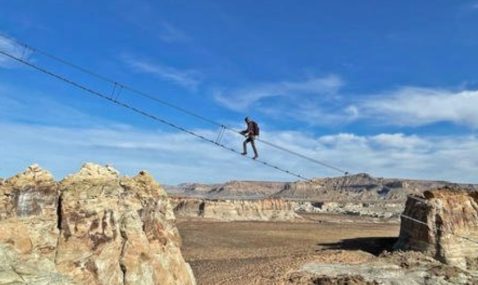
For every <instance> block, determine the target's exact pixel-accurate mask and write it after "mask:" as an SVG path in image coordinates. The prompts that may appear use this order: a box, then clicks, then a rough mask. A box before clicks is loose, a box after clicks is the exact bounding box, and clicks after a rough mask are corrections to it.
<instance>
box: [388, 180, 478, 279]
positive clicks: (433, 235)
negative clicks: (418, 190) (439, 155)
mask: <svg viewBox="0 0 478 285" xmlns="http://www.w3.org/2000/svg"><path fill="white" fill-rule="evenodd" d="M395 247H396V248H397V249H405V250H416V251H421V252H424V253H426V254H428V255H430V256H432V257H434V258H436V259H437V260H440V261H442V262H444V263H446V264H450V265H455V266H458V267H461V268H474V269H475V270H476V269H478V268H477V267H476V266H477V264H478V191H472V190H464V189H458V188H441V189H436V190H431V191H426V192H424V198H418V197H409V199H408V200H407V202H406V206H405V210H404V212H403V215H402V222H401V227H400V237H399V240H398V242H397V243H396V245H395Z"/></svg>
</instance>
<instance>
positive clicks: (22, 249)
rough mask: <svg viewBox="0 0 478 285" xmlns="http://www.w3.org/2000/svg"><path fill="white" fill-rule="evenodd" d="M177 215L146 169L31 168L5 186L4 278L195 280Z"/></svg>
mask: <svg viewBox="0 0 478 285" xmlns="http://www.w3.org/2000/svg"><path fill="white" fill-rule="evenodd" d="M60 193H61V194H60ZM174 220H175V218H174V214H173V211H172V207H171V205H170V203H169V199H168V197H167V195H166V193H165V192H164V190H163V189H162V187H161V186H160V185H159V184H157V183H156V182H155V181H154V179H153V178H152V177H151V176H150V175H149V174H148V173H146V172H141V173H140V174H138V175H137V176H136V177H134V178H128V177H121V176H120V175H119V173H118V172H117V171H116V170H115V169H113V168H111V167H101V166H99V165H95V164H85V165H84V166H83V167H82V169H81V170H80V171H79V172H78V173H76V174H74V175H70V176H68V177H66V178H65V179H64V180H63V181H61V182H60V183H57V182H55V181H54V180H53V177H52V176H51V174H50V173H48V172H46V171H44V170H42V169H40V168H39V167H38V166H32V167H29V168H28V169H27V170H26V171H25V172H24V173H22V174H19V175H17V176H15V177H12V178H10V179H7V180H6V181H5V182H4V183H3V185H0V284H35V285H37V284H38V285H40V284H98V285H100V284H101V285H103V284H104V285H109V284H181V285H183V284H195V280H194V277H193V274H192V271H191V268H190V267H189V265H188V264H187V263H186V262H185V261H184V259H183V257H182V255H181V251H180V244H181V239H180V236H179V234H178V231H177V229H176V227H175V224H174Z"/></svg>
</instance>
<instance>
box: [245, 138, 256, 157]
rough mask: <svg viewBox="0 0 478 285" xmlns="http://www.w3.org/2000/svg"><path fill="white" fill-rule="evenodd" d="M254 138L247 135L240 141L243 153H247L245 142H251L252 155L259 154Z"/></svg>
mask: <svg viewBox="0 0 478 285" xmlns="http://www.w3.org/2000/svg"><path fill="white" fill-rule="evenodd" d="M254 140H255V137H254V136H248V137H247V139H246V140H245V141H244V142H243V143H242V147H243V149H244V153H247V143H251V145H252V150H254V155H255V156H259V155H258V154H257V149H256V144H255V143H254Z"/></svg>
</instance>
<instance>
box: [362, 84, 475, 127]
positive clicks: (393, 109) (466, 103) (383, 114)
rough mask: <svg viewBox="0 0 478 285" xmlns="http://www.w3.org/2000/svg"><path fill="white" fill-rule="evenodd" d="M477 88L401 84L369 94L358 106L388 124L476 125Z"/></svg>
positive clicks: (363, 113) (365, 114)
mask: <svg viewBox="0 0 478 285" xmlns="http://www.w3.org/2000/svg"><path fill="white" fill-rule="evenodd" d="M476 106H478V91H474V90H463V91H450V90H443V89H431V88H417V87H404V88H400V89H399V90H396V91H394V92H390V93H384V94H380V95H376V96H370V97H368V98H367V99H366V101H365V102H362V103H361V104H360V106H359V113H360V114H361V116H362V117H368V118H371V117H373V118H374V120H377V119H379V120H380V121H381V122H386V123H387V124H391V125H402V126H422V125H428V124H433V123H438V122H452V123H456V124H459V125H465V126H468V127H471V128H473V129H476V128H478V112H476Z"/></svg>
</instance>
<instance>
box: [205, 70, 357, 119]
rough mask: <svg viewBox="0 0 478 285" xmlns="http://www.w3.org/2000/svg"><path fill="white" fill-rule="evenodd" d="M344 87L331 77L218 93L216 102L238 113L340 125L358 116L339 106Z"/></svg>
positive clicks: (268, 84)
mask: <svg viewBox="0 0 478 285" xmlns="http://www.w3.org/2000/svg"><path fill="white" fill-rule="evenodd" d="M343 85H344V83H343V81H342V79H341V78H339V77H338V76H335V75H330V76H326V77H313V78H309V79H306V80H302V81H280V82H273V83H265V84H256V85H254V86H251V87H248V88H238V89H222V90H216V91H215V93H214V99H215V100H216V101H217V102H218V103H219V104H221V105H223V106H225V107H227V108H229V109H231V110H234V111H237V112H246V111H247V112H248V113H252V112H254V113H263V114H265V115H268V116H270V117H273V118H286V119H288V120H289V119H292V120H295V121H302V122H307V123H309V124H311V125H327V124H337V123H343V122H346V121H349V120H352V119H353V118H354V117H356V116H357V114H356V109H354V108H355V107H353V106H352V107H349V108H347V109H345V110H344V109H342V108H341V107H340V106H338V104H337V103H338V98H337V96H336V95H337V93H338V91H339V89H340V88H341V87H342V86H343Z"/></svg>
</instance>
